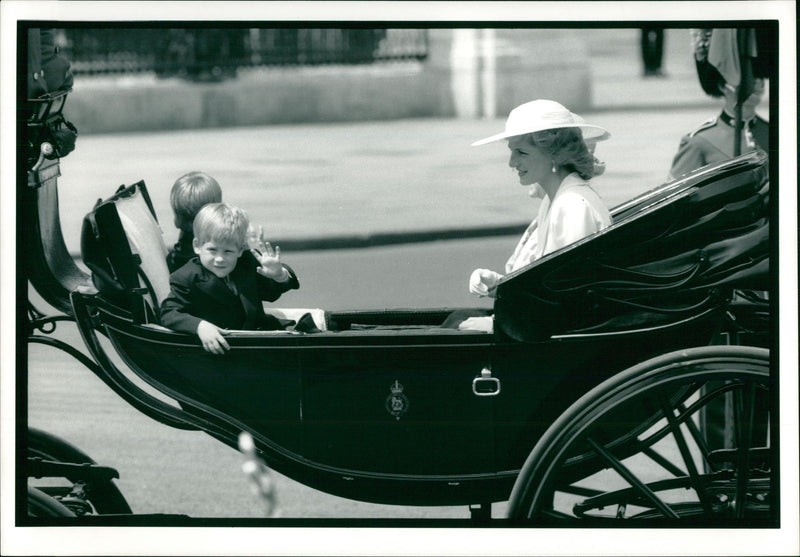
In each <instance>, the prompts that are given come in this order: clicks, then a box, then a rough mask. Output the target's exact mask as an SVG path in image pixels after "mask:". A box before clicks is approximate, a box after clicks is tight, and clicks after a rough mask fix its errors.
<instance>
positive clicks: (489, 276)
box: [469, 269, 503, 297]
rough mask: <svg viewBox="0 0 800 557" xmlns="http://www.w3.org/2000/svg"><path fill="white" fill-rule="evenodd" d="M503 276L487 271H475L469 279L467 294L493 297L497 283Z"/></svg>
mask: <svg viewBox="0 0 800 557" xmlns="http://www.w3.org/2000/svg"><path fill="white" fill-rule="evenodd" d="M501 278H503V275H501V274H500V273H496V272H494V271H491V270H489V269H475V270H474V271H472V274H471V275H470V277H469V292H470V294H475V295H476V296H481V297H485V296H494V290H495V288H497V283H498V282H500V279H501Z"/></svg>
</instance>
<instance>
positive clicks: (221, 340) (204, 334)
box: [197, 321, 231, 354]
mask: <svg viewBox="0 0 800 557" xmlns="http://www.w3.org/2000/svg"><path fill="white" fill-rule="evenodd" d="M223 330H224V329H220V328H219V327H217V326H216V325H214V324H213V323H209V322H208V321H201V322H200V324H199V325H198V326H197V336H199V337H200V342H202V343H203V348H204V349H205V351H206V352H211V353H212V354H224V353H225V351H226V350H230V348H231V347H230V346H228V342H227V341H226V340H225V337H223V336H222V332H223Z"/></svg>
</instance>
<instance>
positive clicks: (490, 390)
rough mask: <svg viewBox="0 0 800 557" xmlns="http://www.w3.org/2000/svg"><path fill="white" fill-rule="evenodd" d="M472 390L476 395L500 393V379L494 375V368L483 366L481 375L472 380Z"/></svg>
mask: <svg viewBox="0 0 800 557" xmlns="http://www.w3.org/2000/svg"><path fill="white" fill-rule="evenodd" d="M472 392H473V393H475V396H496V395H499V394H500V380H499V379H498V378H497V377H492V370H490V369H489V368H486V367H485V368H483V369H482V370H481V376H480V377H476V378H475V379H473V380H472Z"/></svg>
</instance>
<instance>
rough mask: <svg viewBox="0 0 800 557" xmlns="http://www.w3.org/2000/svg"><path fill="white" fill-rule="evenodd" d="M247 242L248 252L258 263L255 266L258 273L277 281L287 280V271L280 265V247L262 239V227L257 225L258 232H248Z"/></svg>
mask: <svg viewBox="0 0 800 557" xmlns="http://www.w3.org/2000/svg"><path fill="white" fill-rule="evenodd" d="M251 232H254V231H251ZM247 243H248V245H249V246H250V253H252V254H253V257H255V258H256V260H257V261H258V263H259V267H257V268H256V272H257V273H258V274H259V275H262V276H264V277H267V278H269V279H273V280H277V281H286V280H288V278H289V271H287V270H286V269H285V268H284V267H283V265H281V248H280V247H279V246H275V247H274V248H273V247H272V244H270V243H269V242H267V241H266V240H264V228H263V227H261V226H259V227H258V234H254V233H251V234H248V238H247Z"/></svg>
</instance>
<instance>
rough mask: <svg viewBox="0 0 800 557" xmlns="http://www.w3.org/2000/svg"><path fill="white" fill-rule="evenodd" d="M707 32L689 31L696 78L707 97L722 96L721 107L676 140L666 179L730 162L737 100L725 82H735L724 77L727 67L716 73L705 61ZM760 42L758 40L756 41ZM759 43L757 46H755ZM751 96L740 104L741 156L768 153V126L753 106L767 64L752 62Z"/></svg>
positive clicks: (733, 88) (761, 91)
mask: <svg viewBox="0 0 800 557" xmlns="http://www.w3.org/2000/svg"><path fill="white" fill-rule="evenodd" d="M711 35H712V30H711V29H693V30H692V43H693V49H694V57H695V65H696V67H697V75H698V78H699V80H700V85H701V87H702V88H703V90H704V91H705V92H706V93H708V94H709V95H711V96H714V97H723V98H724V100H725V104H724V106H723V108H722V112H721V113H720V114H719V116H716V117H714V118H711V119H709V120H707V121H705V122H703V123H702V124H701V125H700V126H699V127H697V128H696V129H695V130H694V131H692V132H691V133H688V134H686V135H684V136H683V137H682V138H681V140H680V145H679V147H678V152H677V153H676V154H675V156H674V158H673V160H672V166H671V168H670V172H669V179H673V178H677V177H679V176H681V175H683V174H686V173H687V172H691V171H692V170H695V169H697V168H700V167H701V166H705V165H707V164H712V163H715V162H719V161H723V160H727V159H730V158H732V157H733V156H734V143H735V133H736V129H735V120H734V118H735V116H734V115H735V114H736V101H737V87H736V86H734V85H731V84H730V83H728V81H733V80H736V81H735V82H736V83H738V77H737V76H735V75H728V78H727V79H726V77H725V75H723V73H724V74H726V75H727V74H728V70H727V68H723V69H722V70H720V69H719V68H718V67H717V66H715V65H714V63H712V62H716V63H717V64H719V62H718V61H716V60H713V54H714V53H713V52H712V60H711V61H710V60H709V50H711V45H710V43H711ZM759 40H760V38H759ZM759 44H761V43H759ZM755 60H756V61H757V62H758V63H756V64H754V75H755V76H756V77H755V79H754V84H753V92H752V94H751V95H750V96H749V97H748V98H747V99H746V100H745V101H744V102H743V103H742V120H743V128H742V135H741V151H740V152H741V153H747V152H750V151H753V150H754V149H756V148H758V149H762V150H764V151H765V152H769V123H768V122H767V121H766V120H764V119H763V118H761V117H760V116H758V115H757V114H756V113H755V110H756V106H758V103H759V102H761V98H762V97H763V96H764V90H765V79H764V77H765V75H767V72H768V70H769V65H768V64H766V63H765V62H763V61H761V60H760V59H759V58H756V59H755Z"/></svg>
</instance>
